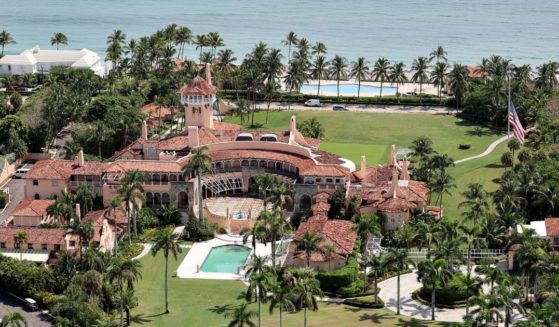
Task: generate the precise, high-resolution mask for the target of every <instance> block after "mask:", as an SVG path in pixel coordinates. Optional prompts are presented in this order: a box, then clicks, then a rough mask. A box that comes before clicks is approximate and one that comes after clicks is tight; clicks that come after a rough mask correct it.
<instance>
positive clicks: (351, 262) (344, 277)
mask: <svg viewBox="0 0 559 327" xmlns="http://www.w3.org/2000/svg"><path fill="white" fill-rule="evenodd" d="M358 274H359V269H358V263H357V259H355V258H354V257H350V258H349V259H348V260H347V265H346V266H345V267H343V268H340V269H337V270H330V271H319V272H318V273H317V274H316V279H318V281H319V282H320V288H321V289H322V290H323V291H324V292H333V293H335V292H337V291H338V290H339V289H340V288H342V287H347V286H349V285H351V283H353V282H355V281H356V280H357V278H358Z"/></svg>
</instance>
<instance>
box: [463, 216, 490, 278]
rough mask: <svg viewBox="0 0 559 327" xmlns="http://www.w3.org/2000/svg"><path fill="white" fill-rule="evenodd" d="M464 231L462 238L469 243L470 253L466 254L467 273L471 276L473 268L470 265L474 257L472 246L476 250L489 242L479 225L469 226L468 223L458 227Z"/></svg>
mask: <svg viewBox="0 0 559 327" xmlns="http://www.w3.org/2000/svg"><path fill="white" fill-rule="evenodd" d="M458 228H459V229H460V231H461V232H462V236H461V237H460V240H461V241H462V242H464V243H466V244H467V246H468V249H467V251H468V253H467V254H466V270H467V275H468V276H470V274H471V272H472V271H471V270H472V268H471V267H470V263H471V258H472V254H471V251H472V247H474V248H475V249H476V250H477V249H480V248H482V247H485V246H486V245H487V243H486V242H485V238H484V237H483V236H482V234H481V228H480V227H479V226H477V225H474V226H472V227H469V226H467V225H460V226H459V227H458Z"/></svg>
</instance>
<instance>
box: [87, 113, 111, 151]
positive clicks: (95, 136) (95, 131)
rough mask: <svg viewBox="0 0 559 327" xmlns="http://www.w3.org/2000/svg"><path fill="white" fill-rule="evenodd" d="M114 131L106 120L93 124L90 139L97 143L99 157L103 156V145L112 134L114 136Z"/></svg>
mask: <svg viewBox="0 0 559 327" xmlns="http://www.w3.org/2000/svg"><path fill="white" fill-rule="evenodd" d="M113 134H114V131H113V130H112V129H110V128H109V126H107V125H106V124H105V123H104V122H101V121H96V122H94V123H93V126H91V134H90V135H91V138H90V141H94V142H96V143H97V155H98V156H99V158H103V153H102V145H103V143H104V142H105V141H107V140H108V139H109V138H110V137H111V136H113Z"/></svg>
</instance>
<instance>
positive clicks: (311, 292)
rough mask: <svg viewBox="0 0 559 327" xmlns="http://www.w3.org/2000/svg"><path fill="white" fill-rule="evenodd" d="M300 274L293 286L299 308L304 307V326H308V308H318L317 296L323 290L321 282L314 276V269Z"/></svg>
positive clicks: (314, 309)
mask: <svg viewBox="0 0 559 327" xmlns="http://www.w3.org/2000/svg"><path fill="white" fill-rule="evenodd" d="M300 275H301V276H300V277H299V278H297V281H296V284H295V287H294V288H293V294H295V304H296V306H297V308H299V309H301V308H303V309H304V317H305V320H304V324H303V326H304V327H307V309H311V310H312V311H317V310H318V301H317V300H316V297H317V296H321V295H322V291H321V290H320V282H319V281H318V280H316V279H315V278H314V273H313V272H312V271H308V270H303V272H302V273H301V274H300Z"/></svg>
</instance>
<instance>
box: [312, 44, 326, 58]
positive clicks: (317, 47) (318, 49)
mask: <svg viewBox="0 0 559 327" xmlns="http://www.w3.org/2000/svg"><path fill="white" fill-rule="evenodd" d="M327 50H328V49H327V48H326V44H324V43H322V42H316V43H315V44H314V45H313V46H312V51H311V53H312V54H313V55H315V56H320V55H323V54H326V51H327Z"/></svg>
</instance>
